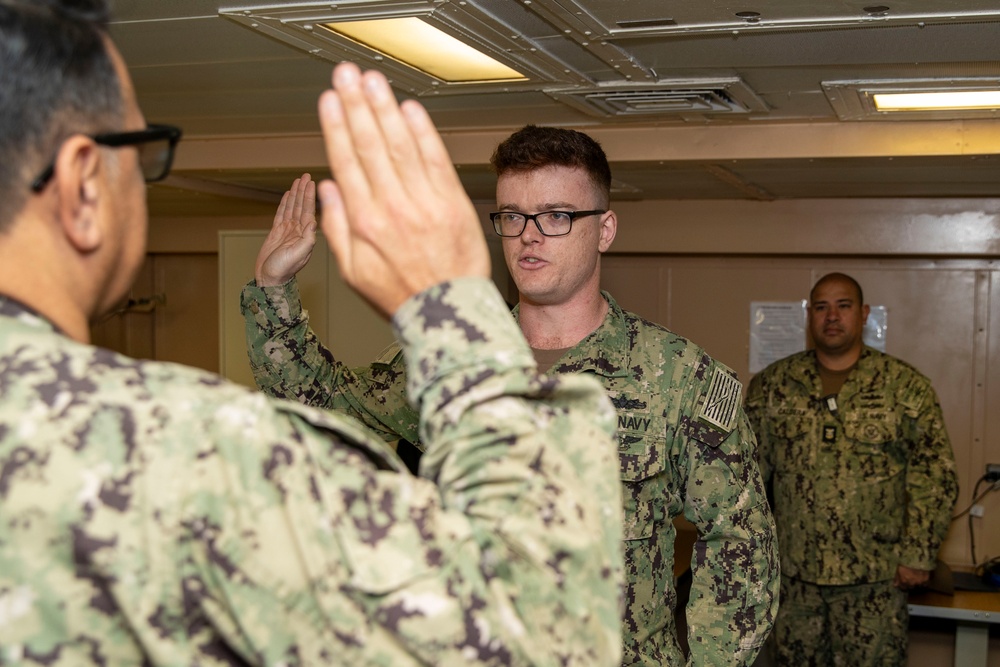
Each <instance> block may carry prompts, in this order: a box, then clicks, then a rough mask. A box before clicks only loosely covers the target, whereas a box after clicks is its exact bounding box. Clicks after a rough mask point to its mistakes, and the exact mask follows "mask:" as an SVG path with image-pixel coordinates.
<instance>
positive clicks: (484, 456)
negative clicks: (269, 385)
mask: <svg viewBox="0 0 1000 667" xmlns="http://www.w3.org/2000/svg"><path fill="white" fill-rule="evenodd" d="M394 325H395V326H396V327H397V333H398V335H399V337H400V339H401V340H403V341H405V346H406V349H407V359H408V364H409V368H408V370H409V371H410V375H409V377H410V389H411V391H412V395H413V396H414V397H416V400H417V402H418V404H419V405H420V410H421V416H422V419H423V425H422V432H423V435H425V436H426V442H427V443H428V445H429V447H428V451H427V455H426V456H428V457H429V458H431V459H432V460H433V462H434V463H433V466H431V467H430V468H429V471H430V472H429V475H428V477H430V479H422V478H416V477H413V476H411V475H408V474H406V473H405V472H404V473H399V472H397V471H385V470H383V471H379V470H375V469H373V468H372V467H371V465H370V463H371V461H370V460H369V459H370V458H371V454H369V455H368V456H365V455H364V452H363V450H361V449H360V448H354V447H350V448H345V447H330V446H329V445H328V444H326V443H325V442H324V440H323V439H322V438H319V437H317V436H316V433H315V431H313V430H311V428H309V427H308V425H307V424H306V423H305V421H299V422H298V424H299V426H298V428H297V429H296V430H297V432H296V433H294V434H293V436H292V437H290V438H285V442H286V443H287V446H286V445H281V446H279V445H272V446H271V447H270V454H269V456H267V457H266V458H265V460H264V461H263V462H262V464H259V463H257V462H255V461H253V460H247V456H249V454H248V453H247V449H248V448H246V447H242V448H240V447H234V448H233V449H234V451H232V452H230V453H229V454H230V455H231V459H232V460H233V461H237V462H238V461H240V460H243V461H245V465H241V466H240V465H238V464H231V465H228V466H227V467H226V468H225V469H224V470H222V471H220V472H218V473H217V475H218V477H219V478H220V480H217V481H222V482H224V483H228V484H240V485H246V484H253V485H255V486H254V488H253V489H249V490H250V491H254V490H255V489H256V488H257V487H261V488H264V487H267V488H266V490H265V491H263V492H261V493H246V494H244V493H241V494H236V493H226V492H225V491H224V490H222V491H220V492H215V490H216V489H219V485H218V484H216V485H213V484H209V483H205V484H199V487H200V488H205V489H209V490H211V491H213V493H210V494H209V495H208V496H207V497H206V498H201V497H198V498H196V505H197V506H199V507H202V506H204V507H210V506H212V504H213V503H219V504H220V507H221V508H222V509H220V510H218V511H215V512H214V514H213V515H214V516H215V517H216V519H217V520H215V521H212V522H205V524H204V528H203V533H204V539H203V540H202V543H203V544H204V545H205V546H204V548H203V550H202V552H201V554H200V556H199V564H200V566H201V567H202V568H204V569H206V570H207V571H209V573H210V574H209V576H208V577H207V578H206V580H207V582H208V589H207V590H205V591H199V592H198V596H199V599H200V600H201V603H202V604H203V605H205V604H207V605H208V607H209V608H210V609H211V610H214V611H215V612H216V614H215V616H214V617H213V623H214V624H215V625H216V626H217V627H219V628H220V629H221V631H222V632H223V633H224V634H226V635H227V636H232V637H235V638H236V640H237V641H238V646H239V647H240V649H241V651H243V652H245V653H246V654H248V655H257V656H261V657H266V658H267V660H263V662H266V663H267V664H278V663H279V662H282V663H287V664H321V663H323V662H329V661H335V662H337V663H342V664H357V665H361V664H365V665H386V666H388V665H411V664H413V665H415V664H426V665H552V666H553V667H555V666H557V665H581V666H587V667H589V666H591V665H607V666H611V665H617V664H618V663H619V662H620V659H621V624H620V617H619V609H620V594H621V586H622V569H623V568H622V562H621V554H620V542H619V540H620V539H621V511H620V508H621V505H620V502H621V498H620V490H619V485H618V480H617V467H616V466H615V460H616V451H617V450H616V442H615V439H614V431H615V423H616V422H615V413H614V411H613V408H612V407H611V405H610V402H609V400H608V399H607V396H606V395H605V393H604V391H603V389H602V388H601V387H600V385H599V384H598V383H597V382H596V381H594V380H593V379H591V378H587V377H584V376H578V375H570V376H563V377H558V378H551V377H544V376H539V375H537V374H536V373H535V372H534V369H535V362H534V360H533V358H532V355H531V352H530V350H529V348H528V347H527V345H526V343H525V342H524V340H523V338H522V337H521V335H520V332H519V331H518V329H517V326H516V324H514V323H513V322H512V320H511V318H510V315H509V312H508V311H507V309H506V306H505V304H504V303H503V301H502V299H501V298H500V296H499V294H498V293H496V291H495V288H493V286H492V284H491V283H489V281H486V280H480V279H465V280H458V281H453V282H451V283H445V284H443V285H440V286H438V287H436V288H434V289H432V290H429V291H427V292H424V293H422V294H421V295H418V297H415V298H414V299H411V300H410V301H408V302H407V303H406V304H405V305H404V306H403V308H401V309H400V312H398V313H397V314H396V317H395V319H394ZM281 409H284V410H289V411H295V412H299V413H300V414H301V415H303V417H304V418H305V419H306V420H308V421H310V422H313V423H316V422H317V420H322V419H324V418H325V419H329V420H333V419H335V418H336V415H325V414H318V415H316V414H315V413H314V412H313V411H309V410H308V409H307V408H301V407H299V406H295V405H291V404H288V406H287V407H284V408H281ZM352 428H357V427H356V426H353V425H352V423H351V422H347V423H346V424H342V425H341V426H339V427H338V431H339V432H340V433H344V434H347V435H348V436H350V437H351V439H354V440H356V441H358V442H360V443H364V442H365V436H364V434H363V433H360V431H359V432H358V433H356V434H352V431H351V429H352ZM378 445H379V443H377V442H373V443H371V446H372V447H373V449H372V450H371V451H372V452H375V453H377V452H378V449H377V446H378ZM387 457H388V458H389V459H391V452H388V453H387ZM224 460H230V457H224ZM303 461H306V462H310V463H311V465H308V466H304V465H301V464H300V462H303ZM366 464H367V465H366ZM247 480H250V481H247ZM254 480H255V481H254ZM244 497H246V498H249V499H250V501H249V502H246V501H242V500H241V502H239V503H234V502H232V501H231V500H228V501H227V500H226V499H231V498H244ZM258 501H259V502H258ZM264 536H266V539H264ZM261 553H267V554H269V555H270V556H271V559H266V558H262V557H259V556H260V554H261ZM279 553H284V554H285V555H284V556H283V557H281V558H278V557H277V556H278V554H279ZM258 581H263V582H268V585H267V586H265V587H251V586H248V585H247V582H258ZM271 597H278V598H279V599H280V601H281V604H280V605H262V604H261V602H262V601H267V600H270V598H271ZM234 619H239V620H238V621H237V620H234ZM248 629H253V630H254V631H256V634H255V632H250V631H247V630H248ZM289 632H291V633H294V634H295V635H296V639H295V641H294V642H289V641H287V640H285V639H282V638H281V634H282V633H289ZM251 637H252V638H253V639H251ZM258 637H261V638H262V641H261V640H259V639H258ZM287 646H293V647H294V653H292V652H290V651H289V650H288V649H287V648H283V647H287ZM275 647H278V649H276V648H275ZM330 647H334V648H333V649H331V648H330ZM279 649H280V650H279Z"/></svg>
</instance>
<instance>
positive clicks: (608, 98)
mask: <svg viewBox="0 0 1000 667" xmlns="http://www.w3.org/2000/svg"><path fill="white" fill-rule="evenodd" d="M546 92H547V93H548V94H549V95H551V96H552V97H554V98H555V99H557V100H559V101H561V102H563V103H565V104H568V105H570V106H573V107H576V108H578V109H582V110H584V111H587V112H588V113H591V114H594V115H597V116H602V117H633V116H642V117H645V116H663V115H682V116H691V115H717V114H749V113H753V112H763V111H767V106H766V105H765V104H764V102H763V101H762V100H761V99H760V98H759V97H757V95H756V94H755V93H754V92H753V91H752V90H750V88H749V87H747V86H746V84H744V83H743V81H742V80H740V79H738V78H731V79H712V80H703V79H699V80H684V81H668V82H664V81H661V82H659V83H657V84H653V85H648V84H637V85H621V84H616V85H613V86H607V87H603V86H602V87H598V88H590V89H565V88H563V89H559V90H547V91H546Z"/></svg>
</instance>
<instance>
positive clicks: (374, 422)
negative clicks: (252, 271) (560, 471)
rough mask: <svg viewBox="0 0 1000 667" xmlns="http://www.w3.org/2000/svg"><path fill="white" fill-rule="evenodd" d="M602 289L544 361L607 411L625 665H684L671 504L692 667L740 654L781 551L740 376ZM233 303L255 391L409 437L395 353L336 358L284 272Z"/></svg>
mask: <svg viewBox="0 0 1000 667" xmlns="http://www.w3.org/2000/svg"><path fill="white" fill-rule="evenodd" d="M604 297H605V298H606V299H607V301H608V303H609V304H610V308H609V310H608V315H607V317H606V318H605V320H604V322H603V324H602V325H601V326H600V327H599V328H598V329H597V330H596V331H594V332H593V333H592V334H591V335H590V336H588V337H587V338H585V339H584V340H583V341H581V342H580V343H579V344H578V345H576V346H575V347H574V348H572V349H571V350H569V351H568V352H567V353H566V354H565V355H564V356H563V357H562V358H561V359H559V361H557V362H556V364H555V366H554V367H553V369H552V371H553V372H554V373H558V374H564V373H576V372H582V373H584V374H587V375H590V376H592V377H596V378H597V379H598V380H600V382H601V384H603V385H604V388H605V389H606V390H607V393H608V395H609V396H610V398H611V401H612V403H614V405H615V406H616V407H617V409H618V429H619V449H618V458H619V471H620V475H621V479H622V482H623V496H624V521H625V544H624V551H625V567H626V606H625V617H624V625H623V635H624V640H625V647H624V664H626V665H633V664H635V665H650V666H652V665H656V666H660V665H683V664H685V661H684V658H683V656H682V654H681V651H680V648H679V647H678V644H677V639H676V627H675V623H674V617H673V611H674V607H675V602H676V597H677V596H676V592H675V589H674V572H673V561H674V553H673V552H674V538H675V529H674V526H673V523H672V520H671V519H672V518H673V517H674V516H677V515H680V514H683V515H684V516H685V517H686V518H687V519H688V520H689V521H691V522H692V523H694V525H695V526H697V528H698V531H699V534H700V538H699V541H698V542H697V543H696V545H695V549H694V555H693V558H692V560H693V563H692V568H693V573H694V581H693V585H692V591H691V596H690V599H689V603H688V607H687V623H688V627H689V633H688V643H689V646H690V649H691V658H690V664H694V665H747V664H750V663H751V662H753V659H754V656H755V655H756V654H757V652H758V650H759V648H760V645H761V643H762V642H763V640H764V638H765V637H766V636H767V634H768V632H769V631H770V629H771V627H772V624H773V621H774V616H775V613H776V610H777V585H778V563H777V560H778V558H777V553H776V543H775V538H774V523H773V520H772V518H771V513H770V510H769V508H768V505H767V503H766V500H765V496H764V493H763V487H762V484H761V481H760V474H759V472H758V469H757V464H756V461H755V457H754V440H753V434H752V432H751V431H750V428H749V425H748V423H747V421H746V418H745V416H744V414H743V410H742V406H741V405H740V385H739V382H738V381H737V380H736V378H735V377H734V376H733V375H732V373H731V371H730V370H729V369H727V368H725V367H724V366H723V365H721V364H719V363H718V362H716V361H714V360H713V359H711V358H710V357H709V356H708V355H707V354H706V353H705V352H704V351H703V350H702V349H701V348H699V347H698V346H696V345H694V344H692V343H691V342H689V341H687V340H685V339H684V338H681V337H680V336H677V335H675V334H673V333H671V332H669V331H667V330H666V329H664V328H662V327H660V326H657V325H655V324H652V323H650V322H647V321H644V320H642V319H641V318H639V317H638V316H636V315H634V314H632V313H628V312H626V311H623V310H622V309H621V308H619V307H618V305H617V304H616V303H615V301H614V299H612V298H611V296H610V295H608V294H606V293H605V294H604ZM242 309H243V313H244V316H245V317H246V320H247V338H248V342H249V347H250V355H251V366H252V367H253V371H254V376H255V378H256V380H257V383H258V385H259V386H260V387H261V388H262V389H264V390H265V391H267V392H269V393H272V394H275V395H279V396H285V397H288V398H294V399H297V400H300V401H303V402H306V403H309V404H313V405H321V406H324V407H328V408H332V409H335V410H343V411H347V412H350V413H351V414H354V415H355V416H356V417H358V418H359V419H362V420H363V421H365V422H366V423H367V424H369V425H370V426H371V427H372V428H375V429H378V430H380V431H382V433H383V436H384V437H385V438H386V439H394V438H399V437H403V438H406V439H407V440H409V441H411V442H417V440H418V439H419V435H418V434H417V433H416V432H415V430H414V428H413V426H414V423H415V415H414V414H413V413H412V411H411V410H409V409H408V407H407V404H406V400H405V398H404V395H403V394H404V381H405V379H404V362H403V358H402V355H401V354H400V353H399V352H398V350H397V349H394V348H393V347H390V348H389V350H387V352H386V353H385V354H383V355H382V358H381V359H379V360H378V361H376V362H375V363H373V364H372V365H371V366H369V367H366V368H360V369H355V370H353V371H352V370H349V369H347V368H345V367H344V366H343V365H342V364H339V363H337V362H336V361H335V360H334V358H333V357H332V355H330V353H329V352H328V351H327V350H326V349H325V348H324V347H323V346H322V345H320V344H319V342H318V341H317V340H316V338H315V336H314V335H313V333H312V331H311V330H310V329H309V326H308V318H307V315H306V313H304V312H303V311H302V310H301V305H300V301H299V295H298V291H297V287H296V283H295V281H294V280H292V281H289V283H287V284H286V285H284V286H281V287H271V288H267V289H260V288H258V287H256V286H255V285H254V284H253V283H251V284H250V285H248V286H247V287H246V288H244V291H243V295H242ZM516 312H517V311H516V310H515V315H516ZM426 459H427V457H426V455H425V456H424V459H423V460H422V461H421V474H423V475H426V474H427V471H426V470H424V469H423V466H424V461H426Z"/></svg>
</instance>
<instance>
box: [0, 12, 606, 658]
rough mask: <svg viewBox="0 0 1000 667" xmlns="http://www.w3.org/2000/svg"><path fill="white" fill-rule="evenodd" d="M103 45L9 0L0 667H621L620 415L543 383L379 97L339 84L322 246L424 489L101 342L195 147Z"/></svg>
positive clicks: (413, 118) (85, 17) (286, 417)
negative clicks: (148, 190) (379, 366)
mask: <svg viewBox="0 0 1000 667" xmlns="http://www.w3.org/2000/svg"><path fill="white" fill-rule="evenodd" d="M105 21H106V10H105V8H104V5H103V3H101V2H95V1H92V0H91V1H84V0H77V1H76V2H73V1H71V0H49V1H43V0H35V1H33V2H30V3H26V2H21V1H19V0H0V119H3V120H2V123H0V153H2V154H3V155H4V156H5V165H4V166H3V168H0V206H2V208H0V664H46V665H52V664H62V665H84V664H100V665H135V664H151V665H168V664H169V665H181V664H183V665H193V664H201V665H244V664H246V665H279V664H280V665H298V664H312V665H315V664H343V665H394V666H395V665H418V664H420V665H428V664H432V665H470V664H471V665H566V664H575V665H588V666H589V665H612V664H616V663H617V662H618V661H619V659H620V642H621V636H620V630H619V627H620V620H619V617H618V613H619V605H620V599H619V594H620V589H621V577H622V571H621V567H622V566H621V557H620V555H619V552H618V544H619V540H620V531H621V526H620V510H619V508H620V503H621V499H620V496H619V490H618V483H617V479H616V475H615V474H614V470H615V468H614V465H613V462H614V460H615V443H614V440H613V431H614V413H613V411H612V408H611V406H610V404H609V402H608V400H607V399H606V398H605V396H604V394H603V391H602V390H601V388H600V386H599V385H597V384H596V383H594V382H592V381H590V380H588V379H586V378H582V377H576V376H565V377H559V378H542V377H540V376H538V375H537V374H536V372H535V364H534V361H533V359H532V357H531V353H530V350H529V349H528V347H527V345H526V344H525V342H524V340H523V338H522V336H521V334H520V332H519V331H518V329H517V326H516V325H515V324H514V323H513V321H512V320H511V318H510V316H509V313H508V312H507V309H506V307H505V305H504V303H503V301H502V299H501V298H500V296H499V294H497V292H496V290H495V289H494V288H493V286H492V284H491V283H490V282H489V280H488V279H487V277H486V276H488V274H489V261H488V255H487V252H486V247H485V242H484V240H483V239H482V233H481V230H480V228H479V225H478V223H477V222H476V218H475V215H474V212H473V209H472V206H471V204H470V203H469V201H468V199H467V198H466V197H465V195H464V193H463V192H462V190H461V187H460V185H459V183H458V179H457V177H456V176H455V174H454V172H453V171H452V169H451V167H450V160H449V159H448V156H447V154H446V153H445V150H444V148H443V146H442V144H441V141H440V138H439V137H438V135H437V133H436V132H435V130H434V128H433V127H432V126H431V124H430V121H429V119H428V117H427V115H426V113H425V112H424V111H423V109H422V108H420V107H419V105H417V104H415V103H406V104H404V105H403V106H402V108H400V107H398V106H397V105H396V103H395V100H394V99H393V98H392V95H391V93H390V92H389V88H388V85H387V83H386V81H385V79H384V78H383V77H382V76H381V75H379V74H377V73H372V72H369V73H365V74H362V73H361V72H360V71H359V70H358V69H357V67H355V66H353V65H349V64H348V65H341V66H339V67H338V68H337V69H336V70H335V73H334V90H332V91H328V92H327V93H325V94H324V95H323V97H322V99H321V103H320V117H321V121H322V125H323V131H324V137H325V140H326V145H327V150H328V155H329V156H330V161H331V167H332V169H333V173H334V176H335V178H336V184H334V183H324V184H322V186H321V188H320V192H321V196H322V199H323V203H324V217H323V227H324V230H325V231H326V234H327V238H329V239H330V242H331V244H332V246H333V250H334V252H335V253H336V255H337V259H338V262H339V264H340V266H341V269H342V272H343V275H344V278H345V280H347V282H348V283H349V284H351V285H352V286H353V287H354V288H355V289H356V290H358V292H359V293H360V294H361V295H362V296H364V298H366V299H367V300H368V301H369V302H370V303H371V304H372V305H373V306H374V307H376V308H377V309H378V310H379V311H380V312H382V313H383V314H384V315H386V316H389V317H391V319H392V323H393V326H394V327H395V330H396V334H397V337H398V338H399V340H400V341H401V342H402V344H403V346H404V347H405V349H406V354H407V359H408V362H409V364H410V365H409V367H408V372H409V382H410V396H411V397H412V399H413V402H414V405H415V406H416V407H417V408H418V409H419V412H420V431H421V435H422V438H423V439H424V440H425V441H426V442H427V443H428V453H427V457H428V462H429V463H428V465H432V466H433V469H432V474H431V475H429V476H428V477H427V478H426V479H417V478H414V477H413V476H411V475H410V474H409V473H408V472H406V470H405V467H404V465H403V463H402V462H401V461H400V460H399V459H398V457H397V456H396V455H395V454H394V452H392V451H391V450H390V449H389V448H388V447H387V446H386V445H385V444H383V443H382V441H381V440H380V439H378V438H376V437H373V436H372V435H371V434H370V433H369V432H368V431H367V430H365V429H364V428H363V427H362V426H361V425H360V424H358V423H357V422H355V421H353V420H350V419H347V418H344V417H340V416H337V415H334V414H330V413H328V412H325V411H324V412H318V411H315V410H312V409H310V408H306V407H303V406H299V405H295V404H291V403H287V402H280V401H275V400H271V399H268V398H266V397H264V396H263V395H261V394H259V393H255V392H251V391H249V390H247V389H244V388H241V387H238V386H235V385H232V384H229V383H227V382H226V381H224V380H223V379H221V378H219V377H217V376H214V375H211V374H208V373H204V372H202V371H198V370H194V369H189V368H185V367H181V366H177V365H172V364H163V363H156V362H150V361H137V360H133V359H129V358H127V357H123V356H121V355H118V354H115V353H112V352H109V351H107V350H101V349H97V348H95V347H93V346H91V345H89V330H88V324H87V323H88V321H89V320H93V319H94V318H95V317H97V316H99V315H100V314H102V313H104V312H107V311H108V310H109V309H110V308H112V307H113V306H114V305H115V304H116V303H117V302H118V301H119V300H120V299H121V298H122V297H123V296H124V295H125V294H126V292H127V290H128V287H129V286H130V285H131V283H132V280H133V278H134V275H135V272H136V269H137V267H138V266H139V264H140V263H141V260H142V256H143V254H144V250H145V249H144V245H145V233H146V224H147V214H146V204H145V186H144V184H143V181H144V180H155V179H157V178H162V177H163V176H165V175H166V174H167V172H168V171H169V168H170V159H171V157H172V153H173V147H174V145H175V144H176V142H177V139H178V138H179V134H180V133H179V131H178V130H177V129H176V128H165V127H156V126H154V127H147V125H146V121H145V119H144V118H143V116H142V113H141V111H140V109H139V107H138V104H137V102H136V99H135V94H134V92H133V90H132V84H131V81H130V79H129V76H128V72H127V70H126V68H125V64H124V62H123V61H122V59H121V56H120V54H119V53H118V51H117V50H116V49H115V47H114V45H113V44H112V43H111V41H110V39H109V38H108V37H107V34H106V31H105ZM431 228H432V229H433V234H429V233H428V229H431ZM429 238H433V239H434V241H433V245H426V246H425V245H424V241H425V240H426V239H429ZM389 564H391V567H389Z"/></svg>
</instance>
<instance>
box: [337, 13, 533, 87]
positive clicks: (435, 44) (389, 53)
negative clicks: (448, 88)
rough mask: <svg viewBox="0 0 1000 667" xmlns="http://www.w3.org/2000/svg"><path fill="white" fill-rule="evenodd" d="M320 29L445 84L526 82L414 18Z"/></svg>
mask: <svg viewBox="0 0 1000 667" xmlns="http://www.w3.org/2000/svg"><path fill="white" fill-rule="evenodd" d="M320 25H322V27H324V28H326V29H327V30H330V31H332V32H335V33H337V34H338V35H342V36H343V37H347V38H348V39H351V40H353V41H355V42H357V43H358V44H361V45H363V46H366V47H368V48H369V49H372V50H374V51H377V52H378V53H380V54H382V55H383V56H386V57H389V58H392V59H394V60H397V61H399V62H401V63H403V64H404V65H408V66H410V67H412V68H414V69H416V70H419V71H421V72H423V73H424V74H427V75H429V76H433V77H434V78H436V79H439V80H441V81H446V82H448V83H482V82H485V81H523V80H525V79H526V77H525V76H524V75H523V74H521V73H520V72H517V71H516V70H514V69H512V68H510V67H508V66H506V65H504V64H503V63H501V62H499V61H497V60H495V59H493V58H491V57H490V56H488V55H486V54H485V53H482V52H481V51H477V50H476V49H474V48H472V47H471V46H469V45H468V44H466V43H464V42H462V41H460V40H458V39H456V38H454V37H452V36H451V35H449V34H448V33H446V32H444V31H443V30H439V29H438V28H435V27H434V26H432V25H430V24H429V23H426V22H425V21H421V20H420V19H419V18H417V17H415V16H408V17H403V18H390V19H374V20H367V21H344V22H337V23H322V24H320Z"/></svg>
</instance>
